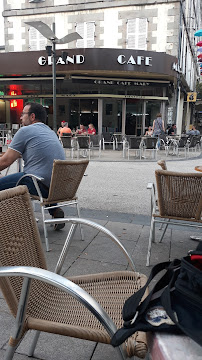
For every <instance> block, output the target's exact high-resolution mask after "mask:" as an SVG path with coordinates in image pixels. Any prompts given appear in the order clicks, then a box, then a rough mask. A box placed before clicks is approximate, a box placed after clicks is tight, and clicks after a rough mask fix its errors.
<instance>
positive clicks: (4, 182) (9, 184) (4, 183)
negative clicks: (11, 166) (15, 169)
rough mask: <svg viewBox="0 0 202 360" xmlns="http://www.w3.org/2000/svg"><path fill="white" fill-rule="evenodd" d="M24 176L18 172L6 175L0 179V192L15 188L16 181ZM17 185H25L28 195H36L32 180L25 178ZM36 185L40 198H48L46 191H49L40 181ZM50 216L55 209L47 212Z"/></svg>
mask: <svg viewBox="0 0 202 360" xmlns="http://www.w3.org/2000/svg"><path fill="white" fill-rule="evenodd" d="M23 175H25V173H23V172H19V173H15V174H11V175H7V176H4V177H2V178H0V191H1V190H6V189H10V188H13V187H15V186H16V183H17V182H18V180H19V179H20V178H21V177H22V176H23ZM19 185H26V186H27V187H28V190H29V193H30V194H32V195H38V194H37V191H36V188H35V186H34V183H33V181H32V179H31V178H30V177H25V178H23V179H22V180H21V181H20V184H19ZM38 185H39V188H40V190H41V193H42V196H43V197H44V198H47V197H48V191H49V189H48V188H46V187H45V186H44V185H43V184H42V183H41V181H38ZM51 205H52V206H54V205H56V204H51ZM48 211H49V213H50V215H53V214H54V211H55V209H50V210H48Z"/></svg>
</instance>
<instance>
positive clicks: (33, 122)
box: [0, 103, 65, 230]
mask: <svg viewBox="0 0 202 360" xmlns="http://www.w3.org/2000/svg"><path fill="white" fill-rule="evenodd" d="M46 117H47V114H46V110H45V109H44V107H43V106H42V105H41V104H38V103H27V104H25V106H24V109H23V112H22V114H21V116H20V120H21V123H22V127H21V128H20V129H19V130H18V131H17V132H16V134H15V135H14V137H13V139H12V141H11V143H10V144H9V146H8V149H7V151H6V152H5V154H4V155H3V156H2V157H1V158H0V172H1V171H2V170H4V169H6V168H7V167H9V166H10V165H11V164H13V163H14V162H15V161H16V160H19V159H20V158H21V157H22V159H23V160H24V167H23V171H21V172H17V173H14V174H10V175H6V176H4V177H1V178H0V191H1V190H5V189H9V188H13V187H15V186H16V183H17V182H18V180H19V179H20V178H21V177H22V176H23V175H26V174H33V175H36V176H39V177H42V178H43V179H44V180H42V181H38V185H39V188H40V190H41V193H42V196H43V197H45V198H47V197H48V192H49V186H50V181H51V175H52V168H53V161H54V160H55V159H58V160H65V153H64V149H63V147H62V145H61V143H60V141H59V139H58V137H57V135H56V134H55V132H54V131H53V130H51V129H50V127H48V126H47V125H45V122H46ZM20 185H26V186H27V187H28V190H29V192H30V194H32V195H38V194H37V191H36V188H35V186H34V184H33V182H32V179H31V178H30V177H25V178H23V179H22V180H21V181H20ZM52 205H53V204H52ZM54 205H56V204H54ZM49 213H50V215H51V216H52V217H53V218H63V217H64V211H63V210H62V209H61V208H59V207H57V208H54V209H50V210H49ZM58 225H60V226H58ZM64 226H65V224H64V223H63V224H55V227H54V229H55V230H60V229H62V228H63V227H64Z"/></svg>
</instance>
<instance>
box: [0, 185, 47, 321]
mask: <svg viewBox="0 0 202 360" xmlns="http://www.w3.org/2000/svg"><path fill="white" fill-rule="evenodd" d="M0 266H34V267H38V268H43V269H46V268H47V267H46V260H45V257H44V252H43V249H42V246H41V240H40V235H39V231H38V227H37V225H36V221H35V217H34V214H33V209H32V204H31V201H30V196H29V193H28V191H27V187H26V186H18V187H15V188H12V189H9V191H7V190H4V191H0ZM0 287H1V290H2V292H3V295H4V297H5V299H6V301H7V304H8V306H9V308H10V310H11V313H12V314H13V315H14V316H15V315H16V313H17V306H18V301H19V298H20V292H21V287H22V279H21V278H19V277H17V278H12V277H10V278H0Z"/></svg>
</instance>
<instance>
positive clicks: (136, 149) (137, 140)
mask: <svg viewBox="0 0 202 360" xmlns="http://www.w3.org/2000/svg"><path fill="white" fill-rule="evenodd" d="M127 150H128V160H129V159H130V152H131V151H132V152H133V153H135V156H139V158H140V160H141V157H142V138H141V136H129V137H128V148H127Z"/></svg>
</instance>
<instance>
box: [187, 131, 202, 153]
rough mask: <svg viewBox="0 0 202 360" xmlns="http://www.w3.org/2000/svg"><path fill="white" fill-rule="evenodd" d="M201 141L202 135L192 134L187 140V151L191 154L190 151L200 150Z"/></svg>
mask: <svg viewBox="0 0 202 360" xmlns="http://www.w3.org/2000/svg"><path fill="white" fill-rule="evenodd" d="M200 141H201V135H191V136H190V137H189V138H188V140H187V151H188V156H189V154H190V151H192V152H193V151H195V152H196V151H197V150H198V151H200V148H201V146H200Z"/></svg>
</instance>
